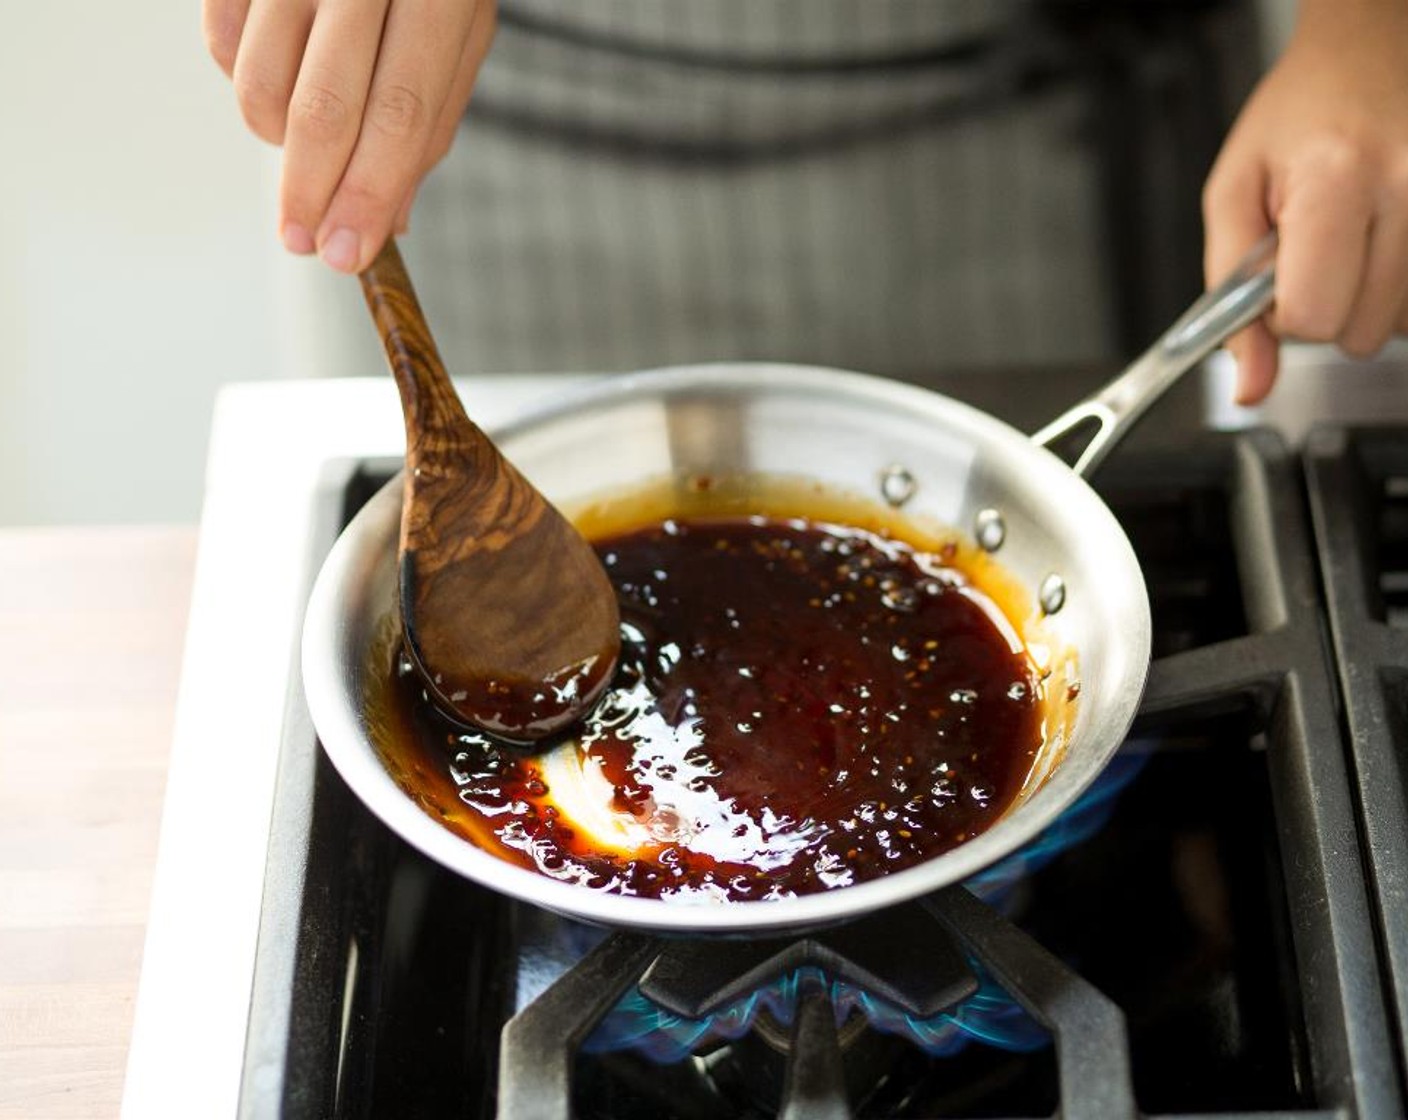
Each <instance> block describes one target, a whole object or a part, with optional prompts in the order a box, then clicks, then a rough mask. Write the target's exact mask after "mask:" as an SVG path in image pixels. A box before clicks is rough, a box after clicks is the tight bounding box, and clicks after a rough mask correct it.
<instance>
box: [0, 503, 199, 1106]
mask: <svg viewBox="0 0 1408 1120" xmlns="http://www.w3.org/2000/svg"><path fill="white" fill-rule="evenodd" d="M195 542H196V531H195V529H194V528H189V527H176V528H114V529H90V528H62V529H5V530H0V1120H21V1118H22V1120H46V1118H58V1117H64V1118H74V1120H80V1118H81V1120H94V1118H100V1117H109V1116H116V1115H117V1112H118V1107H119V1102H120V1100H121V1095H122V1079H123V1069H124V1065H125V1063H126V1059H127V1044H128V1036H129V1034H130V1031H131V1026H132V1011H133V1004H134V1000H135V997H136V992H137V977H138V973H139V971H140V967H141V960H142V938H143V934H144V931H145V927H146V920H147V905H148V897H149V895H150V892H151V881H152V869H153V867H154V865H155V861H156V845H157V831H158V827H159V824H160V817H161V801H162V792H163V789H164V787H165V783H166V764H167V756H168V752H169V748H170V740H171V728H172V714H173V708H174V704H175V699H176V685H177V679H178V676H179V672H180V659H181V648H182V644H183V635H184V633H185V626H186V613H187V607H188V602H189V599H190V590H191V575H192V569H193V567H194V559H195Z"/></svg>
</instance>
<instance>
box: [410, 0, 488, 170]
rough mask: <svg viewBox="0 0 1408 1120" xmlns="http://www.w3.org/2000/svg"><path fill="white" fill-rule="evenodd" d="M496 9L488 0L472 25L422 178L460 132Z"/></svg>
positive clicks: (434, 133) (443, 156)
mask: <svg viewBox="0 0 1408 1120" xmlns="http://www.w3.org/2000/svg"><path fill="white" fill-rule="evenodd" d="M494 9H495V5H494V3H493V2H492V0H485V2H484V3H481V4H479V5H478V6H477V7H476V8H475V10H474V19H473V21H472V22H471V23H470V26H469V34H468V36H467V37H466V39H465V44H464V51H463V52H462V53H461V55H460V61H459V68H458V69H457V70H456V72H455V77H454V81H452V82H451V83H450V91H449V93H448V94H447V95H446V97H445V104H444V106H443V107H442V108H441V110H440V116H439V119H438V120H437V121H436V122H435V129H434V131H433V132H432V134H431V139H430V150H429V151H428V152H427V153H426V162H425V167H424V169H423V171H422V175H424V173H425V172H426V171H429V170H430V169H431V168H432V167H434V166H435V165H436V164H437V163H439V162H440V161H441V160H442V159H444V158H445V156H446V154H447V153H448V152H449V150H450V146H451V145H452V144H453V143H454V141H455V136H456V135H457V134H458V132H459V127H460V122H461V120H462V119H463V118H464V110H465V106H466V105H468V104H469V97H470V94H471V93H472V92H473V91H474V83H475V81H476V80H477V79H478V77H479V67H480V66H481V65H482V64H483V62H484V56H485V55H487V54H488V53H489V44H490V43H491V42H492V41H493V38H494V15H495V11H494Z"/></svg>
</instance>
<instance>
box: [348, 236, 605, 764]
mask: <svg viewBox="0 0 1408 1120" xmlns="http://www.w3.org/2000/svg"><path fill="white" fill-rule="evenodd" d="M361 279H362V290H363V292H364V294H365V295H366V297H367V306H368V307H369V308H370V309H371V313H372V319H373V320H374V321H375V323H376V327H377V331H378V332H379V333H380V335H381V338H382V342H383V343H384V344H385V347H386V356H387V359H388V361H389V362H390V363H391V370H392V374H393V375H394V377H395V379H396V385H397V388H398V389H399V390H400V393H401V406H402V409H403V410H404V412H405V419H406V475H405V479H406V490H405V498H404V501H403V505H402V513H401V543H400V583H401V621H402V627H403V630H404V634H405V640H406V647H407V649H408V650H409V651H410V653H411V656H412V658H413V659H414V660H415V661H416V663H417V667H418V668H419V670H420V672H421V675H422V676H423V677H424V678H425V681H426V684H427V685H428V686H429V688H430V689H431V692H432V695H433V696H434V698H435V699H436V700H437V702H438V704H439V706H441V707H442V708H444V709H445V711H446V712H447V714H449V715H452V716H454V717H455V718H457V719H458V720H460V721H461V722H464V723H467V724H469V725H471V726H473V727H476V728H480V729H482V730H485V731H489V732H492V733H493V734H496V735H499V736H502V737H503V738H506V739H513V740H517V741H524V742H534V741H537V740H539V739H543V738H547V737H549V736H552V735H555V734H559V733H561V732H562V731H564V730H566V729H567V728H568V727H570V726H571V724H572V723H574V722H575V721H577V720H578V719H579V718H580V717H581V716H583V715H585V714H586V712H587V711H588V710H589V709H590V707H591V705H592V704H593V703H594V702H595V701H596V699H597V698H598V697H599V696H600V695H601V693H602V691H603V690H604V689H605V688H606V686H607V684H608V683H610V680H611V676H612V674H613V673H614V672H615V668H616V662H617V658H618V656H619V654H620V616H619V613H618V609H617V605H616V596H615V592H614V590H613V589H612V587H611V584H610V582H609V581H608V580H607V577H606V572H605V571H604V569H603V568H602V566H601V564H600V562H599V561H598V560H597V557H596V554H595V553H594V552H593V551H592V548H591V546H590V545H589V544H588V543H587V542H586V540H585V539H584V538H583V537H582V535H581V534H580V533H579V532H577V530H576V529H575V528H574V527H573V526H572V524H571V523H570V522H568V521H567V519H566V518H565V517H563V516H562V515H561V514H560V513H559V512H558V511H557V510H556V509H554V508H553V506H552V505H551V504H550V503H549V502H548V501H547V499H546V498H544V497H543V496H542V494H540V493H539V492H538V491H537V490H536V489H534V487H533V486H532V484H531V483H529V482H528V481H527V479H525V478H524V477H523V476H522V475H521V474H519V472H518V471H517V470H516V469H515V468H514V466H513V464H511V463H510V462H509V461H508V460H507V459H505V458H504V457H503V455H502V454H500V452H499V450H498V448H497V447H495V446H494V444H493V442H492V441H491V440H490V439H489V437H488V436H486V435H485V434H484V433H483V432H482V431H481V430H480V429H479V428H478V427H477V426H476V425H475V424H474V423H473V422H472V421H471V420H470V419H469V417H468V415H466V413H465V410H464V406H463V405H462V404H461V403H460V399H459V396H458V395H457V394H456V393H455V389H454V386H453V385H452V384H451V382H450V378H449V375H448V374H447V373H446V372H445V368H444V365H443V364H442V363H441V361H440V355H439V353H438V352H437V351H436V349H435V343H434V341H433V339H432V338H431V336H430V329H429V327H428V326H427V325H426V322H425V317H424V315H423V314H422V312H421V309H420V304H419V302H418V301H417V300H416V295H415V291H414V289H412V287H411V282H410V277H409V276H408V275H407V273H406V268H405V265H404V264H403V263H402V261H401V254H400V252H399V251H398V250H397V248H396V245H395V242H394V241H391V240H388V241H387V243H386V246H385V248H383V249H382V251H381V253H380V254H379V255H378V256H377V258H376V259H375V260H374V261H373V262H372V263H371V265H370V266H369V267H368V268H367V270H366V271H365V272H363V273H362V277H361Z"/></svg>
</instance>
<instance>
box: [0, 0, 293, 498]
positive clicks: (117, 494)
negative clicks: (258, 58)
mask: <svg viewBox="0 0 1408 1120" xmlns="http://www.w3.org/2000/svg"><path fill="white" fill-rule="evenodd" d="M0 11H3V13H4V17H5V18H4V23H5V32H4V34H3V36H0V339H3V345H2V346H0V480H3V485H0V525H4V524H40V523H51V522H73V521H88V522H113V521H189V520H194V519H195V518H196V516H197V514H198V511H199V501H200V485H201V472H202V468H203V463H204V454H205V446H206V440H207V435H208V429H209V422H210V405H211V401H212V398H213V396H214V391H215V387H216V386H217V385H218V384H219V383H220V382H222V381H226V380H231V379H250V378H259V377H264V376H269V375H271V374H272V373H274V372H275V363H276V361H277V357H276V355H277V354H278V353H280V352H281V349H280V347H279V345H278V343H277V339H276V331H277V323H278V319H277V317H276V315H275V313H274V307H273V304H274V302H275V300H274V296H273V292H274V291H275V289H276V286H277V283H278V282H279V281H278V277H279V274H280V270H281V269H283V268H285V267H286V266H285V265H284V263H283V262H281V261H279V260H278V256H279V253H278V251H277V250H276V243H275V240H274V236H273V233H272V224H273V206H272V201H271V199H270V197H269V196H270V195H271V193H272V174H271V169H270V168H271V163H272V156H271V155H269V154H267V153H266V152H265V150H264V146H263V145H262V144H260V143H259V142H258V141H256V140H254V139H252V138H250V137H249V136H248V135H247V134H246V132H245V130H244V127H243V124H242V122H241V121H240V119H239V115H238V112H237V110H236V108H235V105H234V100H233V98H232V97H231V96H230V93H229V90H228V88H227V86H226V82H225V78H224V76H223V75H222V74H221V73H220V72H219V70H218V69H217V68H216V67H215V65H214V64H213V63H212V62H211V61H210V60H209V58H208V57H207V56H206V53H205V49H204V46H203V43H202V40H201V33H200V3H199V0H123V2H122V3H105V2H100V0H89V2H87V3H82V2H78V0H42V2H38V3H35V2H22V0H4V2H3V4H0Z"/></svg>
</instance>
